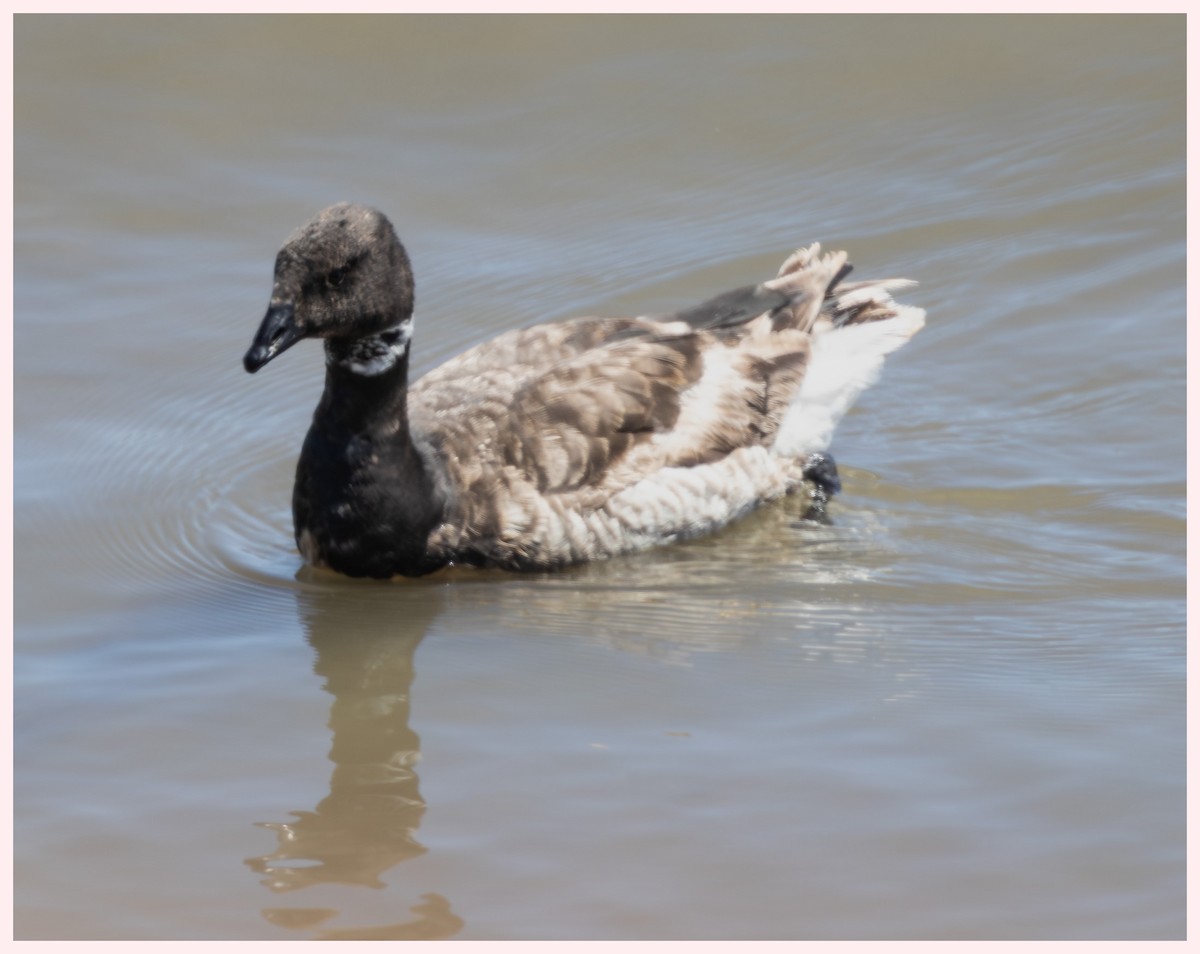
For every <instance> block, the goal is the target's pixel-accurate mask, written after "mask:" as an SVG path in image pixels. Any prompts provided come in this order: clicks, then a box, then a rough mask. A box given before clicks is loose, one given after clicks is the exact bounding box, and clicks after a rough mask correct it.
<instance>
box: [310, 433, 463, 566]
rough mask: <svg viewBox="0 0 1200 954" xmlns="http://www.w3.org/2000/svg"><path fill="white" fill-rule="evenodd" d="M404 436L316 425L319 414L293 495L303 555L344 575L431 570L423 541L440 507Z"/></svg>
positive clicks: (437, 564)
mask: <svg viewBox="0 0 1200 954" xmlns="http://www.w3.org/2000/svg"><path fill="white" fill-rule="evenodd" d="M407 437H408V435H407V434H406V433H402V434H377V435H372V434H371V433H369V432H367V433H362V432H360V433H351V432H348V431H345V430H343V429H341V428H339V427H337V426H330V422H328V421H322V420H321V415H320V412H319V411H318V415H317V418H316V419H314V421H313V425H312V428H311V429H310V430H309V432H308V437H307V438H306V439H305V441H304V449H303V450H302V451H301V453H300V463H299V465H298V467H297V469H296V485H295V490H294V492H293V495H292V515H293V518H294V520H295V528H296V542H297V544H298V545H299V546H300V549H301V552H304V553H305V556H306V557H309V558H310V559H315V562H318V563H322V564H325V565H326V566H328V567H330V568H331V569H334V570H336V571H338V572H339V573H344V574H346V575H347V576H370V577H377V578H386V577H391V576H395V575H396V574H402V575H404V576H419V575H421V574H423V573H429V572H432V571H433V570H436V569H438V567H439V566H440V565H441V563H440V562H439V561H436V560H434V561H431V560H430V559H429V557H428V556H427V553H426V542H427V540H428V538H429V533H430V531H431V530H433V528H434V527H435V526H437V525H438V523H439V522H440V520H441V514H442V506H441V503H440V501H438V500H437V499H436V494H435V491H434V488H433V484H432V481H431V480H430V478H429V475H428V474H427V473H426V472H425V469H424V466H423V464H422V462H421V460H420V457H419V455H418V454H417V452H416V450H415V449H414V448H413V446H412V444H411V443H410V442H409V441H408V439H407ZM306 537H307V540H306ZM308 548H313V549H315V553H311V552H306V551H307V550H308Z"/></svg>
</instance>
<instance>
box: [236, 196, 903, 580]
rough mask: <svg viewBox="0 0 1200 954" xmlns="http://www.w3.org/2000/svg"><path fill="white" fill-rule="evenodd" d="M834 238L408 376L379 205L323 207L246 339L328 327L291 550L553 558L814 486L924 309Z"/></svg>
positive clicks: (395, 570) (335, 562)
mask: <svg viewBox="0 0 1200 954" xmlns="http://www.w3.org/2000/svg"><path fill="white" fill-rule="evenodd" d="M849 271H850V266H849V265H847V264H846V253H845V252H832V253H825V254H822V252H821V249H820V246H819V245H812V246H810V247H808V248H804V249H801V250H799V251H797V252H794V253H793V254H792V255H791V256H789V257H788V259H787V260H786V261H785V262H784V263H783V267H782V268H780V270H779V274H778V276H777V277H775V278H773V279H770V280H769V281H765V282H762V283H761V284H758V285H752V286H748V287H745V288H740V289H737V290H736V291H731V292H728V293H726V294H724V295H720V296H718V297H716V298H713V299H711V300H710V301H707V302H705V303H703V304H701V305H697V306H695V307H692V308H688V309H685V310H683V311H679V312H676V313H674V314H669V315H657V316H642V317H636V318H576V319H574V320H570V321H556V322H551V323H548V324H540V325H533V326H532V327H527V328H523V329H519V330H514V331H508V332H506V333H504V334H501V335H500V336H499V337H497V338H494V339H493V340H491V341H488V342H485V343H483V344H480V345H478V346H476V347H474V348H471V349H470V350H468V351H466V352H464V353H463V354H461V355H459V356H458V357H456V358H452V359H451V360H449V361H447V362H446V363H445V364H443V365H442V366H441V367H439V368H436V369H434V370H433V371H430V372H429V373H428V374H426V375H425V376H424V377H422V378H421V379H420V380H418V381H416V382H415V383H413V384H412V385H411V387H410V386H409V384H408V360H409V344H410V342H411V340H412V334H413V278H412V268H411V266H410V265H409V259H408V255H407V253H406V252H405V250H404V247H403V246H402V245H401V244H400V241H399V239H398V238H397V237H396V233H395V231H394V230H393V228H392V225H391V223H390V222H389V221H388V219H387V218H386V217H385V216H384V215H383V214H382V213H380V212H378V211H377V210H375V209H372V208H367V207H365V206H361V205H351V204H341V205H335V206H332V207H330V208H328V209H325V210H324V211H322V212H320V213H319V214H318V215H317V216H316V217H315V218H313V219H312V220H311V221H310V222H308V224H306V225H304V226H303V227H301V228H300V229H299V230H297V231H296V232H294V233H293V234H292V235H291V236H290V237H289V238H288V239H287V241H286V243H285V244H284V246H283V248H282V249H281V250H280V252H279V254H278V256H277V258H276V259H275V284H274V288H273V290H272V293H271V302H270V307H269V308H268V309H267V313H266V317H264V318H263V321H262V324H261V326H260V327H259V329H258V333H257V334H256V335H255V337H254V341H253V343H252V344H251V346H250V350H249V351H247V352H246V356H245V359H244V365H245V368H246V370H247V371H249V372H251V373H253V372H255V371H258V370H259V369H260V368H261V367H262V366H263V365H265V364H266V363H267V362H268V361H271V360H272V359H274V358H275V357H277V356H278V355H280V354H282V353H283V352H284V351H285V350H286V349H288V348H290V347H291V346H292V345H294V344H295V343H296V342H297V341H300V340H301V339H303V338H323V339H324V340H325V390H324V393H323V394H322V395H321V400H320V403H319V404H318V405H317V409H316V413H315V415H314V416H313V422H312V426H311V427H310V429H309V431H308V436H307V438H306V439H305V441H304V446H303V449H302V450H301V452H300V461H299V465H298V466H297V469H296V483H295V489H294V491H293V496H292V515H293V519H294V523H295V533H296V543H297V545H298V546H299V548H300V553H301V554H302V555H303V557H304V559H305V560H306V561H307V562H309V563H311V564H314V565H317V566H325V567H329V568H331V569H333V570H336V571H338V572H341V573H344V574H348V575H350V576H369V577H381V578H383V577H392V576H396V575H404V576H419V575H421V574H425V573H430V572H433V571H435V570H437V569H440V568H441V567H444V566H447V565H448V564H469V565H474V566H495V567H503V568H507V569H513V570H529V569H546V568H553V567H561V566H564V565H567V564H571V563H578V562H582V561H585V560H592V559H598V558H602V557H607V556H611V555H613V554H617V553H625V552H630V551H634V550H640V549H643V548H646V547H650V546H654V545H658V544H663V543H668V542H671V541H676V540H682V539H685V538H690V537H696V536H699V535H701V534H704V533H708V532H710V531H713V530H716V529H717V528H719V527H721V526H724V525H725V524H727V523H729V522H730V521H732V520H735V519H737V518H738V517H741V516H742V515H744V514H746V513H748V512H749V511H750V510H752V509H753V508H755V507H756V506H758V505H759V504H761V503H763V502H765V501H768V500H773V499H776V498H779V497H782V496H783V495H785V494H787V493H789V492H793V491H796V490H798V489H799V488H801V487H802V486H804V481H805V478H806V477H807V478H808V480H809V486H810V487H812V486H814V485H815V487H816V488H817V494H818V496H820V495H821V494H827V493H832V492H835V491H836V490H838V489H839V484H838V479H837V471H836V468H835V467H834V465H833V461H832V458H830V457H829V456H828V455H827V453H826V451H827V449H828V446H829V442H830V439H831V438H832V436H833V429H834V427H835V425H836V424H837V422H838V420H839V418H841V416H842V415H843V414H844V413H845V412H846V410H847V409H848V408H849V407H850V405H851V404H852V403H853V401H854V399H855V398H856V397H857V396H858V395H859V393H861V392H862V390H863V389H864V388H866V387H867V386H869V385H870V384H871V383H872V382H873V381H874V380H875V378H876V377H877V376H878V374H879V370H880V368H881V366H882V363H883V359H884V356H885V355H887V354H888V353H890V352H891V351H894V350H895V349H896V348H898V347H899V346H900V345H902V344H903V343H904V342H905V341H907V340H908V339H909V338H910V337H912V335H914V334H915V333H916V332H917V331H918V330H919V329H920V328H921V326H922V325H923V324H924V321H925V313H924V311H922V310H921V309H919V308H913V307H906V306H902V305H898V304H897V303H896V302H894V301H893V300H892V297H891V294H890V292H891V291H893V290H895V289H897V288H905V287H908V286H910V285H912V284H915V283H913V282H909V281H907V280H904V279H889V280H883V281H874V282H857V283H845V282H844V281H843V279H844V278H845V277H846V275H847V273H848V272H849Z"/></svg>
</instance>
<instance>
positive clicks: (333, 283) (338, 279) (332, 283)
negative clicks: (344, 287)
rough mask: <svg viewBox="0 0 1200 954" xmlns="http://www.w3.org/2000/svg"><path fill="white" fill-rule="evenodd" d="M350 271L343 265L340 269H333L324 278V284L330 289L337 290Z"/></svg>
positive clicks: (347, 266)
mask: <svg viewBox="0 0 1200 954" xmlns="http://www.w3.org/2000/svg"><path fill="white" fill-rule="evenodd" d="M348 271H350V266H349V265H343V266H342V267H341V268H335V269H334V270H333V271H332V272H330V273H329V275H328V276H326V278H325V284H327V285H328V286H329V287H330V288H337V287H338V285H340V284H341V283H342V282H343V281H345V280H346V273H347V272H348Z"/></svg>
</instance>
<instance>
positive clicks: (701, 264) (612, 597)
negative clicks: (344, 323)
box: [14, 17, 1186, 939]
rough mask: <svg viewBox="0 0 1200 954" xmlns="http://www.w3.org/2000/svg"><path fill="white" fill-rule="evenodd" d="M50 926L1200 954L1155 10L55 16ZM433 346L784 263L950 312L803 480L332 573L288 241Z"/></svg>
mask: <svg viewBox="0 0 1200 954" xmlns="http://www.w3.org/2000/svg"><path fill="white" fill-rule="evenodd" d="M15 57H16V62H15V83H16V91H15V92H16V95H15V123H16V125H15V163H16V175H15V193H16V210H15V240H16V241H15V268H16V287H15V312H16V315H15V328H14V338H15V372H16V386H15V402H16V403H15V446H16V460H15V547H16V551H15V552H16V567H15V586H16V605H15V621H16V631H15V642H16V647H15V648H16V657H15V658H16V670H15V690H16V729H15V747H16V748H15V756H16V844H15V848H16V932H17V936H18V937H23V938H232V937H245V938H306V937H386V938H405V937H414V938H423V937H455V938H462V939H471V938H635V937H637V938H738V937H743V938H887V937H897V938H950V937H956V938H1179V937H1182V936H1183V935H1184V931H1185V919H1184V859H1185V855H1184V834H1185V824H1184V822H1185V804H1184V794H1185V775H1184V661H1185V598H1184V589H1185V586H1184V580H1185V577H1184V563H1185V560H1184V554H1185V545H1184V537H1185V478H1186V472H1185V462H1184V456H1185V455H1184V445H1185V412H1184V382H1185V360H1184V344H1185V307H1184V276H1185V256H1184V238H1185V219H1184V173H1185V170H1184V142H1185V138H1184V117H1185V113H1184V104H1185V90H1184V77H1185V36H1184V27H1183V20H1182V18H1181V17H1118V18H1114V17H1051V18H1046V17H1038V18H1036V19H1031V18H1020V17H1017V18H981V17H969V18H960V19H946V18H928V17H922V18H861V17H845V18H826V17H819V18H814V17H790V18H727V19H720V20H715V19H710V18H700V17H694V18H682V19H681V18H627V17H617V18H609V19H590V18H589V19H582V18H571V19H549V18H495V19H479V18H469V17H468V18H449V19H438V18H414V17H394V18H384V19H362V18H351V19H338V18H316V19H314V18H281V19H271V18H261V17H253V18H211V19H173V18H83V19H57V18H40V17H39V18H30V17H19V18H18V19H17V22H16V36H15ZM342 199H352V200H358V201H367V202H370V203H373V204H376V205H378V206H380V207H381V208H383V209H384V210H385V211H386V212H387V213H388V214H389V215H390V216H391V217H392V219H393V220H394V221H395V222H396V223H397V226H398V228H399V230H400V232H401V235H402V237H403V238H404V239H405V241H406V244H407V245H408V247H409V250H410V252H411V254H412V257H413V259H414V263H415V268H416V273H417V289H418V312H417V315H418V320H417V339H416V343H415V351H414V362H415V365H416V367H417V370H418V371H421V370H425V369H427V368H429V367H432V366H433V365H435V364H436V363H438V362H439V361H440V360H442V359H444V358H446V357H448V356H449V355H451V354H453V353H455V352H456V351H458V350H460V349H462V348H463V347H465V346H466V345H468V344H472V343H474V342H477V341H481V340H483V339H485V338H487V337H489V336H491V335H492V334H495V333H497V332H499V331H501V330H503V329H505V328H509V327H512V326H514V325H518V324H523V323H527V322H529V321H531V320H534V319H544V318H559V317H566V316H570V315H572V314H579V313H589V312H591V313H596V312H599V313H615V314H620V313H625V312H626V310H632V311H636V312H651V311H656V310H666V309H668V308H671V307H676V306H680V305H684V304H689V303H692V302H694V301H698V300H700V299H702V298H704V297H705V296H708V295H710V294H712V293H715V292H719V291H722V290H724V289H726V288H728V287H732V286H736V285H741V284H744V283H746V282H749V281H755V280H758V279H760V278H762V277H764V276H768V275H771V274H773V273H774V270H775V268H776V267H777V266H778V263H779V261H781V260H782V258H783V256H784V255H786V254H787V253H788V252H789V251H790V250H791V249H792V248H794V247H795V246H797V245H798V244H800V243H807V242H809V241H812V240H821V241H822V242H824V243H825V244H826V246H827V247H846V248H848V249H849V250H850V252H851V256H852V260H853V261H854V262H855V263H856V264H857V265H858V269H859V273H860V274H862V275H883V274H900V275H906V276H911V277H913V278H916V279H919V280H920V281H921V283H922V284H921V287H920V288H919V289H917V290H915V291H914V292H912V293H910V294H909V298H910V299H911V300H912V301H913V302H914V303H916V304H919V305H921V306H923V307H925V308H927V309H928V313H929V321H928V326H927V328H926V329H925V331H923V332H922V333H921V334H920V335H919V336H918V337H917V338H916V339H915V340H914V341H913V343H912V344H911V345H910V346H909V347H907V348H906V349H904V350H903V351H902V352H900V353H898V354H897V355H895V356H894V357H893V359H892V360H891V362H890V364H889V366H888V369H887V371H886V373H885V376H884V379H883V380H882V382H881V383H880V384H879V385H878V386H877V387H876V388H875V389H874V390H872V391H871V392H868V394H867V395H866V396H865V397H864V399H863V400H862V401H861V402H860V405H859V407H858V408H857V409H856V410H855V411H854V412H853V413H852V414H851V415H850V417H849V418H848V419H847V420H846V421H845V422H844V423H843V426H842V428H841V430H840V432H839V434H838V437H837V438H836V440H835V444H834V452H835V453H836V455H837V457H838V459H839V461H840V463H841V466H842V472H843V478H844V484H845V491H844V494H843V496H842V497H840V498H839V499H838V501H837V502H836V503H835V505H834V507H833V508H832V509H833V516H834V525H833V526H831V527H826V528H813V527H812V526H810V525H807V524H804V523H802V522H801V521H799V520H798V515H797V513H796V512H794V508H793V507H792V506H791V505H789V504H788V503H784V504H782V505H780V506H776V507H772V508H768V509H766V510H763V511H761V512H759V513H757V514H755V515H753V516H752V517H751V518H750V519H748V520H746V521H745V522H744V523H742V524H740V525H738V526H736V527H734V528H732V529H731V530H729V531H728V532H726V533H723V534H721V535H719V536H717V537H713V538H710V539H706V540H701V541H697V542H695V543H692V544H689V545H685V546H680V547H676V548H674V549H670V550H663V551H660V552H655V553H650V554H645V555H642V556H638V557H633V558H628V559H622V560H616V561H612V562H610V563H604V564H598V565H594V566H589V567H583V568H579V569H575V570H571V571H569V572H564V573H560V574H553V575H539V576H526V577H517V576H508V575H504V574H499V573H470V572H461V573H457V574H455V575H453V576H452V577H451V578H445V577H442V578H438V579H436V580H426V581H419V582H415V583H407V584H399V585H387V584H383V585H380V584H360V583H352V582H345V581H339V580H336V579H332V578H330V577H328V576H325V575H322V574H316V573H313V572H311V571H305V570H303V569H302V568H301V566H300V561H299V558H298V556H297V554H296V553H295V551H294V549H293V547H292V545H291V527H290V514H289V496H290V486H291V476H292V469H293V467H294V462H295V457H296V454H297V453H298V450H299V446H300V441H301V439H302V437H303V434H304V430H305V428H306V426H307V422H308V419H309V417H310V415H311V412H312V408H313V406H314V404H315V401H316V398H317V395H318V393H319V391H320V387H321V355H320V350H319V348H317V347H315V346H312V345H308V346H304V345H302V346H300V347H297V348H296V349H295V351H294V352H292V353H289V354H288V355H287V357H286V359H283V360H281V361H279V362H276V363H275V364H273V365H272V366H271V367H270V368H268V369H267V371H266V372H264V373H263V374H260V375H257V376H255V377H254V378H250V377H249V376H247V375H246V374H245V373H244V372H243V371H242V369H241V355H242V353H243V351H244V350H245V348H246V346H247V344H248V342H249V340H250V336H251V334H252V332H253V330H254V328H255V326H256V325H257V322H258V320H259V319H260V318H261V315H262V313H263V311H264V309H265V306H266V301H267V295H268V291H269V285H270V269H271V264H272V260H273V256H274V253H275V251H276V249H277V247H278V245H279V243H280V241H281V240H282V239H283V237H284V236H285V235H286V234H287V233H288V232H289V231H291V229H292V228H294V227H295V226H297V225H298V224H300V223H301V222H302V221H304V220H305V219H306V218H307V217H308V216H309V215H311V214H312V213H313V212H315V211H316V210H317V209H318V208H320V207H322V206H324V205H326V204H328V203H330V202H333V201H337V200H342Z"/></svg>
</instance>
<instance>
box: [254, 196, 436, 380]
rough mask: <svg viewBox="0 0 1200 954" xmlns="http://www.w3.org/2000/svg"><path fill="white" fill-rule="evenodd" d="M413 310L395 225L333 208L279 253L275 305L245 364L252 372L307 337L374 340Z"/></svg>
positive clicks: (346, 206) (378, 216)
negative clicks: (370, 337) (370, 338)
mask: <svg viewBox="0 0 1200 954" xmlns="http://www.w3.org/2000/svg"><path fill="white" fill-rule="evenodd" d="M412 307H413V279H412V267H411V266H410V265H409V261H408V255H407V254H406V253H405V251H404V246H403V245H401V244H400V240H399V239H398V238H396V232H395V230H394V229H393V228H392V223H391V222H389V221H388V220H387V217H386V216H385V215H383V213H382V212H378V211H376V210H375V209H372V208H369V207H367V206H363V205H352V204H350V203H341V204H339V205H333V206H330V207H329V208H327V209H325V210H324V211H322V212H319V213H318V214H317V215H316V216H315V217H314V218H313V219H312V221H310V222H309V223H308V224H307V225H304V226H303V227H301V228H299V229H297V230H296V231H295V232H293V233H292V234H291V235H290V236H289V237H288V239H287V241H286V242H285V243H284V246H283V248H281V249H280V250H279V254H278V255H277V256H276V258H275V286H274V288H273V289H272V291H271V305H270V307H269V308H268V309H267V314H266V316H265V317H264V318H263V320H262V324H261V325H260V326H259V329H258V333H257V334H256V335H255V336H254V342H253V344H251V345H250V350H249V351H247V352H246V357H245V358H244V359H243V363H244V364H245V366H246V370H247V371H249V372H251V373H254V372H255V371H257V370H258V369H259V368H261V367H262V366H263V365H264V364H266V363H267V362H268V361H270V360H271V359H273V358H275V357H276V356H277V355H280V354H282V353H283V352H284V351H286V350H287V349H288V348H290V347H291V346H292V345H294V344H295V343H296V342H297V341H300V340H301V339H302V338H338V339H357V338H363V337H367V336H370V335H376V334H379V333H380V332H383V331H386V330H388V329H394V328H396V327H397V326H399V325H401V324H402V323H403V322H406V321H408V320H409V319H410V318H411V317H412Z"/></svg>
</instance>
